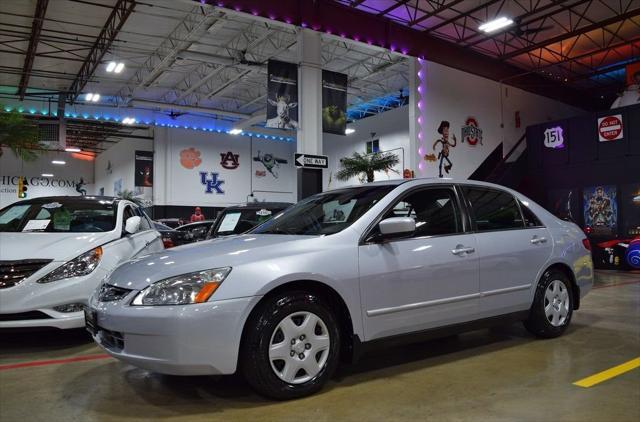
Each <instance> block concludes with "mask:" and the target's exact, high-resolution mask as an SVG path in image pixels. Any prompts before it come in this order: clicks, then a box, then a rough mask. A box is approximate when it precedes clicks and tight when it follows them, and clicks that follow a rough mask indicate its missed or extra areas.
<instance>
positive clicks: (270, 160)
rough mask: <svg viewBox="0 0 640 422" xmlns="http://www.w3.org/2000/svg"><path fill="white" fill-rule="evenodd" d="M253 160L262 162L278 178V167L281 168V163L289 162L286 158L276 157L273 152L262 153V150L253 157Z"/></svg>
mask: <svg viewBox="0 0 640 422" xmlns="http://www.w3.org/2000/svg"><path fill="white" fill-rule="evenodd" d="M253 161H257V162H260V163H262V165H263V166H264V168H266V169H267V171H268V172H269V173H271V174H272V175H273V177H275V178H276V179H277V178H278V169H279V168H280V164H287V160H285V159H284V158H278V157H275V156H274V155H273V154H271V153H268V152H267V153H264V154H262V153H261V152H260V151H258V155H257V156H255V157H253ZM256 175H257V172H256Z"/></svg>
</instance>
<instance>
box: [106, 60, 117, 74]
mask: <svg viewBox="0 0 640 422" xmlns="http://www.w3.org/2000/svg"><path fill="white" fill-rule="evenodd" d="M117 65H118V63H116V62H109V64H107V72H109V73H111V72H113V70H114V69H115V68H116V66H117Z"/></svg>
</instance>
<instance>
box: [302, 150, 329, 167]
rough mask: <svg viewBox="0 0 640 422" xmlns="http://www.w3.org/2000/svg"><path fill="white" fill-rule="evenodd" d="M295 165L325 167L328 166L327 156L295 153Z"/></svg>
mask: <svg viewBox="0 0 640 422" xmlns="http://www.w3.org/2000/svg"><path fill="white" fill-rule="evenodd" d="M295 162H296V167H305V168H312V169H326V168H327V167H329V157H327V156H326V155H309V154H296V160H295Z"/></svg>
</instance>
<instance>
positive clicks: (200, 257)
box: [108, 234, 318, 290]
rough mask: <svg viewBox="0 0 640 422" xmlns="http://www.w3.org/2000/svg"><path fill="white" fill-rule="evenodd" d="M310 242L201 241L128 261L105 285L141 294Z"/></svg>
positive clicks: (265, 237)
mask: <svg viewBox="0 0 640 422" xmlns="http://www.w3.org/2000/svg"><path fill="white" fill-rule="evenodd" d="M314 239H318V236H297V235H276V234H258V235H252V234H245V235H240V236H228V237H223V238H217V239H211V240H205V241H202V242H196V243H191V244H188V245H184V246H179V247H177V248H171V249H166V250H164V251H162V252H158V253H155V254H152V255H146V256H142V257H139V258H135V259H132V260H129V261H127V262H125V263H124V264H122V265H120V266H119V267H118V268H117V269H116V270H115V271H114V272H113V273H112V274H111V276H110V277H109V281H108V283H109V284H112V285H114V286H119V287H123V288H127V289H137V290H142V289H144V288H145V287H147V286H148V285H149V284H152V283H155V282H156V281H159V280H163V279H165V278H169V277H174V276H177V275H180V274H186V273H190V272H195V271H202V270H206V269H212V268H220V267H234V266H237V265H241V264H244V263H246V262H253V261H259V260H265V259H270V258H277V257H281V256H282V255H284V254H292V253H296V252H298V253H302V251H303V250H308V247H309V246H306V245H304V244H307V245H309V243H308V242H310V241H311V242H312V241H313V240H314ZM275 245H277V247H274V246H275Z"/></svg>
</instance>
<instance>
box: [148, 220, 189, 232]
mask: <svg viewBox="0 0 640 422" xmlns="http://www.w3.org/2000/svg"><path fill="white" fill-rule="evenodd" d="M155 221H156V222H158V223H162V224H164V225H165V226H169V227H170V228H172V229H175V228H177V227H180V226H182V225H184V224H186V223H187V222H188V220H182V219H181V218H158V219H156V220H155Z"/></svg>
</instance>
